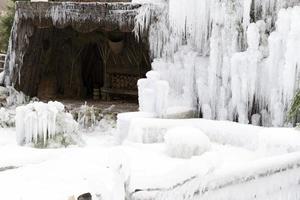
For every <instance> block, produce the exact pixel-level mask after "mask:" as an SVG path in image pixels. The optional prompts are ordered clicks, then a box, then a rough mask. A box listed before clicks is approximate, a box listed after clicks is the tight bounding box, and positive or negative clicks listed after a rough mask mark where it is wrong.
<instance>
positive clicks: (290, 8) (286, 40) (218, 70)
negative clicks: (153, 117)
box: [137, 0, 300, 126]
mask: <svg viewBox="0 0 300 200" xmlns="http://www.w3.org/2000/svg"><path fill="white" fill-rule="evenodd" d="M297 5H300V1H299V0H280V1H274V0H265V1H260V0H253V1H251V0H235V1H227V0H201V1H199V0H190V1H188V2H186V1H184V0H170V1H169V2H168V4H166V5H165V6H161V7H160V9H157V8H155V9H151V7H149V10H148V17H150V16H152V15H153V13H154V14H156V15H157V18H158V19H157V20H156V21H155V23H152V24H149V20H147V14H146V13H145V12H147V11H145V9H144V10H143V11H141V14H140V15H138V16H137V19H140V20H137V22H138V24H139V26H140V29H139V30H147V26H149V30H148V32H149V43H150V49H151V53H152V56H153V57H154V58H155V59H154V61H153V64H152V67H153V70H154V71H156V72H158V73H159V74H160V77H161V80H166V81H167V82H168V83H169V94H168V100H167V102H168V107H181V106H183V107H193V109H194V110H198V114H199V116H200V117H204V118H206V119H219V120H231V121H238V122H241V123H252V124H256V125H264V126H284V125H288V122H287V120H286V113H287V110H288V109H289V106H290V103H291V100H292V97H293V95H294V94H295V91H296V90H297V89H298V87H299V81H298V79H299V69H298V67H297V66H298V63H299V61H300V59H299V55H298V54H297V49H299V48H300V43H299V38H300V36H299V35H300V33H299V30H300V29H299V24H298V22H299V19H300V8H299V7H297ZM141 19H143V20H141ZM143 93H144V94H146V93H151V92H150V91H149V90H143V89H142V91H141V92H140V96H143ZM149 95H150V94H149ZM141 98H143V97H141ZM163 101H165V97H164V99H163ZM148 102H150V100H149V101H148ZM140 104H141V105H142V106H141V108H143V105H145V104H147V103H145V102H144V101H143V100H142V102H140ZM160 115H162V113H160Z"/></svg>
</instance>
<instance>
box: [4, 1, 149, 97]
mask: <svg viewBox="0 0 300 200" xmlns="http://www.w3.org/2000/svg"><path fill="white" fill-rule="evenodd" d="M115 1H116V0H114V2H113V3H112V2H25V1H22V2H17V3H16V15H15V21H14V26H13V30H12V33H11V39H10V44H9V48H8V52H7V58H6V63H5V69H4V72H5V73H4V80H3V81H4V83H5V84H6V85H12V84H13V85H14V86H15V87H16V88H17V89H18V90H21V91H23V92H24V93H25V94H26V95H29V96H37V97H39V98H88V97H92V96H93V94H94V95H97V93H100V92H99V91H101V96H102V98H104V99H107V98H110V97H115V96H116V97H125V96H126V97H129V96H134V97H136V96H137V86H136V83H137V80H138V79H139V78H141V77H143V76H144V75H145V73H146V72H147V71H148V70H149V69H150V68H151V64H150V63H151V62H150V57H149V48H148V43H147V38H146V36H141V37H140V39H139V40H137V39H136V37H135V35H134V34H133V29H134V26H135V16H136V15H137V14H138V9H139V8H140V7H141V5H140V4H133V3H124V2H115Z"/></svg>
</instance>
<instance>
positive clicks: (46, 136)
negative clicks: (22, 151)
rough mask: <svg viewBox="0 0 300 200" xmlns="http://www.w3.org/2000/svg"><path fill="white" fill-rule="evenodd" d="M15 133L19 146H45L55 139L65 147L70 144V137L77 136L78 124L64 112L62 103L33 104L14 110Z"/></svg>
mask: <svg viewBox="0 0 300 200" xmlns="http://www.w3.org/2000/svg"><path fill="white" fill-rule="evenodd" d="M16 131H17V142H18V144H20V145H22V144H30V143H34V144H41V145H42V146H47V145H48V142H49V141H50V139H55V138H56V139H58V140H61V142H66V145H67V144H68V142H72V141H68V140H71V136H72V135H73V134H77V131H78V124H77V122H76V121H75V120H74V119H73V117H72V115H71V114H69V113H66V112H64V105H63V104H62V103H59V102H56V101H55V102H52V101H49V102H48V103H42V102H34V103H30V104H27V105H24V106H19V107H17V108H16ZM65 136H68V138H65ZM69 136H70V137H69Z"/></svg>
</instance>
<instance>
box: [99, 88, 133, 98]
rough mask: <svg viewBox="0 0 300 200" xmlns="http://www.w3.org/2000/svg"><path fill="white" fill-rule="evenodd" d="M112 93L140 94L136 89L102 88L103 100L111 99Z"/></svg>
mask: <svg viewBox="0 0 300 200" xmlns="http://www.w3.org/2000/svg"><path fill="white" fill-rule="evenodd" d="M111 95H127V96H134V97H137V96H138V92H137V91H135V90H125V89H116V88H101V97H102V100H105V101H106V100H108V101H109V100H111Z"/></svg>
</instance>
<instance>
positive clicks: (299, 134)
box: [258, 128, 300, 156]
mask: <svg viewBox="0 0 300 200" xmlns="http://www.w3.org/2000/svg"><path fill="white" fill-rule="evenodd" d="M297 151H300V131H299V130H297V129H291V128H268V129H263V130H262V131H260V132H259V144H258V152H259V153H260V154H262V155H267V156H271V155H280V154H287V153H292V152H297Z"/></svg>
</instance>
